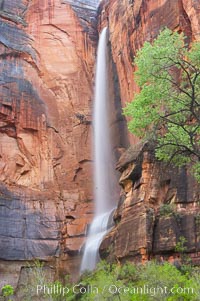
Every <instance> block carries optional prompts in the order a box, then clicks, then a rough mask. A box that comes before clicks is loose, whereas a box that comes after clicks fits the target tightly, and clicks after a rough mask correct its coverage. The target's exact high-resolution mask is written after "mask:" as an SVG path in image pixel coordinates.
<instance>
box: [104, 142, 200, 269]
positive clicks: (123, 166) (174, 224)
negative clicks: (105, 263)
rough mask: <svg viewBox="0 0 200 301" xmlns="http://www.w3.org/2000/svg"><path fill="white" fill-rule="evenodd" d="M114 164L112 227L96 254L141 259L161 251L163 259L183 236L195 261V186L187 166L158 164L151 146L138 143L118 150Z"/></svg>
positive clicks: (198, 242) (198, 193)
mask: <svg viewBox="0 0 200 301" xmlns="http://www.w3.org/2000/svg"><path fill="white" fill-rule="evenodd" d="M118 169H119V170H120V171H121V172H122V175H121V178H120V184H121V186H122V188H123V190H122V194H121V202H120V204H119V207H118V209H117V210H116V212H115V215H114V219H115V223H116V226H115V227H114V228H113V230H112V231H111V232H110V233H109V234H108V235H107V236H106V238H105V239H104V241H103V242H102V244H101V247H100V252H101V255H102V257H108V258H110V259H111V260H113V259H114V260H119V261H124V260H126V259H130V260H133V261H146V260H149V259H151V258H154V257H156V258H159V257H160V256H162V255H163V256H165V258H166V259H167V258H168V257H169V256H170V255H171V254H173V253H175V247H176V245H177V243H178V241H179V239H180V237H181V236H184V237H185V238H186V240H187V242H186V248H187V252H188V253H189V255H190V256H191V257H192V258H193V260H194V261H195V262H196V263H200V258H199V251H200V239H199V215H200V208H199V203H198V200H199V197H200V187H199V185H197V183H195V181H194V180H193V179H192V177H191V176H190V175H189V174H188V172H187V170H184V169H176V168H173V167H167V166H165V165H164V164H161V163H160V162H158V161H156V159H155V157H154V154H153V148H152V146H149V145H148V144H145V145H144V144H142V143H140V144H138V145H136V146H135V147H130V148H129V149H128V150H127V151H126V152H125V153H124V154H123V155H122V157H121V158H120V160H119V162H118ZM186 174H187V176H186ZM183 180H184V182H183ZM111 250H112V252H111Z"/></svg>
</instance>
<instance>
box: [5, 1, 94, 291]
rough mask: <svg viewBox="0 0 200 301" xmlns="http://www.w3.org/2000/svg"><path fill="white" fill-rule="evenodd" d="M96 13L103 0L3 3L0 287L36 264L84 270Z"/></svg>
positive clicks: (88, 213) (70, 269)
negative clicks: (81, 260) (81, 259)
mask: <svg viewBox="0 0 200 301" xmlns="http://www.w3.org/2000/svg"><path fill="white" fill-rule="evenodd" d="M86 2H87V3H86ZM79 13H80V14H81V16H82V19H81V18H80V14H79ZM95 14H96V2H95V1H94V2H93V1H77V5H75V6H74V5H72V3H71V1H67V0H66V1H60V0H50V1H48V0H33V1H29V0H25V1H22V0H17V1H11V0H7V1H0V27H1V30H0V71H1V79H0V145H1V146H0V183H1V184H0V221H1V222H0V260H1V266H3V264H4V262H5V261H4V260H6V270H7V272H6V273H4V274H2V273H0V286H1V285H3V284H6V283H10V284H12V285H14V287H15V286H16V284H17V282H18V281H19V275H20V270H22V268H23V266H26V265H27V264H26V262H27V261H30V260H34V259H36V258H38V259H41V260H45V261H49V260H51V261H52V262H53V266H54V267H57V268H58V270H61V267H62V268H63V269H65V274H66V273H67V272H71V271H72V269H74V270H76V269H78V261H77V260H76V261H73V260H72V262H73V264H68V263H67V262H68V259H69V258H71V256H72V255H74V254H78V252H79V250H80V248H81V245H82V243H83V239H84V235H85V232H86V227H87V226H86V225H87V223H88V222H89V221H90V220H91V217H92V212H93V208H92V207H93V206H92V203H91V200H92V185H91V182H92V180H91V177H92V175H91V174H92V172H91V169H92V168H91V166H92V158H91V109H92V97H93V71H94V62H95V51H96V42H97V31H96V28H95V22H94V21H95ZM58 257H59V260H63V261H62V264H61V263H60V261H59V260H57V259H56V258H58ZM9 261H10V264H9ZM14 266H16V271H18V272H15V273H13V272H12V271H13V267H14ZM5 275H6V276H5Z"/></svg>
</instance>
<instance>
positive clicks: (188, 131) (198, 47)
mask: <svg viewBox="0 0 200 301" xmlns="http://www.w3.org/2000/svg"><path fill="white" fill-rule="evenodd" d="M186 41H187V39H186V38H185V37H184V35H183V34H178V33H177V32H172V31H171V30H169V29H165V30H163V31H162V32H161V33H160V34H159V36H158V37H157V39H155V40H154V42H153V43H149V42H145V43H144V46H143V48H142V49H140V50H139V51H138V52H137V55H136V58H135V61H134V63H135V64H136V66H137V68H136V72H135V74H134V76H135V80H136V82H137V84H138V86H139V88H140V92H139V93H138V94H136V95H135V96H134V100H133V101H132V102H131V103H128V104H127V106H126V108H125V109H124V114H125V115H127V116H130V117H131V118H132V119H131V121H130V122H129V130H130V131H131V132H132V133H134V134H135V135H137V136H138V137H140V138H143V139H148V140H149V139H150V140H153V141H154V142H156V157H157V158H158V159H159V160H163V161H165V162H170V163H174V164H175V165H176V166H184V165H186V164H189V165H190V166H191V168H192V171H193V174H194V176H195V177H196V179H197V180H198V181H200V139H199V138H200V42H193V43H192V44H191V45H190V46H189V45H188V44H187V42H186Z"/></svg>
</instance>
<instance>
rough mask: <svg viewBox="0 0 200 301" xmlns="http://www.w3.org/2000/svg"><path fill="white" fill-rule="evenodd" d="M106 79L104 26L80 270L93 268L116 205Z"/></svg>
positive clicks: (115, 182)
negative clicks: (89, 217)
mask: <svg viewBox="0 0 200 301" xmlns="http://www.w3.org/2000/svg"><path fill="white" fill-rule="evenodd" d="M108 83H109V78H108V48H107V28H104V29H103V30H102V33H101V35H100V39H99V45H98V52H97V65H96V78H95V102H94V113H93V125H94V198H95V216H94V220H93V222H92V224H91V227H90V229H89V235H88V238H87V240H86V245H85V249H84V254H83V259H82V264H81V272H83V271H84V270H93V269H94V268H95V266H96V263H97V262H98V260H99V246H100V244H101V241H102V239H103V237H104V236H105V234H106V233H107V232H108V230H109V229H110V228H111V226H112V213H113V211H114V208H115V207H116V197H115V190H116V185H117V179H116V175H115V169H114V156H113V154H112V143H111V135H110V127H109V115H110V104H109V84H108Z"/></svg>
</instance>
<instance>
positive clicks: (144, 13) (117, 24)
mask: <svg viewBox="0 0 200 301" xmlns="http://www.w3.org/2000/svg"><path fill="white" fill-rule="evenodd" d="M99 14H100V17H99V27H100V28H101V27H104V26H108V27H109V32H110V44H111V52H112V57H113V60H114V62H115V64H116V70H117V74H118V79H119V86H120V95H121V99H122V103H123V104H125V102H128V101H131V100H132V99H133V98H134V93H136V92H138V88H137V86H136V84H135V82H134V77H133V72H134V56H135V54H136V51H137V50H138V49H139V48H140V47H142V45H143V43H144V41H151V40H153V39H154V38H155V37H156V36H157V35H158V33H159V31H160V30H161V29H162V28H163V27H165V26H167V27H169V28H171V29H173V30H176V31H179V32H184V33H185V35H186V36H187V37H188V40H189V41H191V40H194V39H199V38H200V36H199V32H200V3H199V1H185V0H168V1H166V0H157V1H153V0H148V1H147V0H143V1H142V0H141V1H139V0H135V1H129V0H122V1H117V0H110V1H106V0H105V1H103V2H102V3H101V6H100V9H99ZM129 140H130V142H131V143H132V145H133V146H132V147H131V148H130V149H128V150H127V152H125V153H124V155H122V157H121V159H120V161H119V164H118V168H119V170H120V171H121V172H122V175H121V178H120V184H121V186H122V188H123V190H122V195H121V199H120V203H119V207H118V210H117V212H116V214H115V221H116V226H115V227H114V229H113V230H112V231H111V233H110V234H108V235H107V237H106V238H105V239H104V241H103V243H102V245H101V254H102V256H103V257H108V258H109V259H110V260H112V259H114V260H119V261H123V260H125V259H129V260H135V261H137V260H148V259H150V258H152V257H159V256H160V255H161V254H164V256H165V257H166V259H167V258H168V256H169V255H170V254H172V253H173V252H174V250H175V246H176V244H177V242H178V239H179V237H180V236H184V237H186V239H187V250H188V252H189V253H190V255H191V257H193V260H194V261H195V262H200V256H199V254H200V240H199V231H200V229H199V223H198V216H199V213H200V208H199V203H198V200H199V197H200V188H199V186H197V184H196V183H195V182H194V180H192V178H191V176H190V175H189V174H188V172H187V171H186V170H177V169H174V170H173V169H169V168H167V167H166V166H164V165H163V164H160V163H159V162H157V161H156V159H155V157H154V155H153V149H152V148H151V149H148V148H146V147H144V148H143V147H142V146H141V145H139V146H135V147H134V144H135V142H136V141H137V140H136V139H135V138H134V136H133V135H131V134H129ZM163 204H165V206H166V207H164V208H168V209H170V208H171V209H172V211H171V212H170V213H168V214H167V213H166V212H165V214H161V213H160V209H159V208H160V207H162V206H163ZM161 212H162V210H161Z"/></svg>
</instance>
